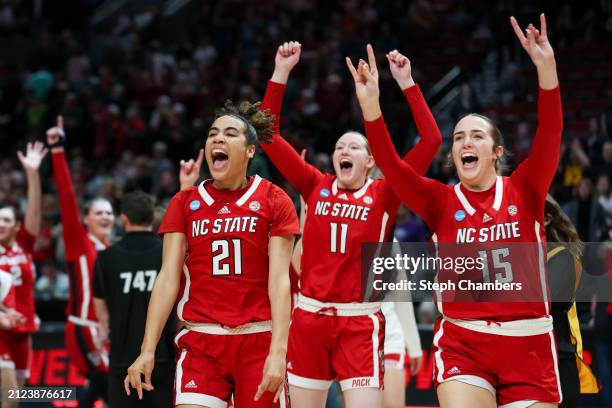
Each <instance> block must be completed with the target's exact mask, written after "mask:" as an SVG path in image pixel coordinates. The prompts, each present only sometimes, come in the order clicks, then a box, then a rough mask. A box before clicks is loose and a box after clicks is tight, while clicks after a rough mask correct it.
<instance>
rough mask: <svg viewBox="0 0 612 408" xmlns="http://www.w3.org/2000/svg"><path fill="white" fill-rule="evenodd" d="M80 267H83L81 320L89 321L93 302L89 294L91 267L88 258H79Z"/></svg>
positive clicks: (83, 256)
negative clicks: (90, 305)
mask: <svg viewBox="0 0 612 408" xmlns="http://www.w3.org/2000/svg"><path fill="white" fill-rule="evenodd" d="M79 265H80V267H81V286H82V287H81V290H82V291H83V299H82V300H81V314H80V316H79V317H80V318H82V319H87V317H88V315H89V314H88V312H89V302H90V301H91V293H90V292H89V288H90V284H89V265H87V256H85V255H81V256H79Z"/></svg>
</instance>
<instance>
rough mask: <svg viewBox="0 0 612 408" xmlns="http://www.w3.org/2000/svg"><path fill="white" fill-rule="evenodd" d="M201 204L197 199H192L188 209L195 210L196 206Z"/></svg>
mask: <svg viewBox="0 0 612 408" xmlns="http://www.w3.org/2000/svg"><path fill="white" fill-rule="evenodd" d="M201 205H202V203H200V201H198V200H193V201H192V202H190V203H189V209H190V210H191V211H195V210H197V209H198V208H200V206H201Z"/></svg>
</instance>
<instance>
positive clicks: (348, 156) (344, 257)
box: [262, 42, 441, 408]
mask: <svg viewBox="0 0 612 408" xmlns="http://www.w3.org/2000/svg"><path fill="white" fill-rule="evenodd" d="M300 51H301V45H300V44H299V43H297V42H290V43H285V44H283V45H281V46H280V47H279V48H278V52H277V54H276V60H275V68H274V73H273V74H272V78H271V80H270V81H269V82H268V87H267V90H266V95H265V97H264V102H263V104H262V108H263V109H270V111H271V112H272V113H273V114H274V115H275V116H276V125H275V134H274V136H273V137H272V143H271V144H264V145H262V149H263V150H264V151H265V152H266V154H267V155H268V157H269V158H270V159H271V160H272V162H273V163H274V165H275V166H276V167H277V168H278V169H279V170H280V172H281V173H282V174H283V175H284V176H285V178H287V180H288V181H289V182H290V183H291V184H292V185H293V186H294V187H295V188H296V189H297V190H298V191H299V192H300V194H301V195H302V196H303V197H304V200H305V201H306V206H307V208H308V210H307V216H306V222H305V225H304V233H303V238H302V258H301V268H300V269H301V275H300V289H301V293H300V296H299V299H298V304H297V308H296V309H295V311H294V313H293V320H292V322H291V332H290V336H289V353H288V379H289V384H290V386H291V399H292V404H293V406H294V407H298V408H301V407H316V408H319V407H323V406H324V404H325V398H326V394H327V390H328V388H329V386H330V384H331V382H332V381H333V380H334V379H337V380H339V382H340V386H341V388H342V390H343V392H344V399H345V402H346V405H347V407H349V408H354V407H368V408H369V407H375V406H380V405H381V403H382V392H381V388H382V385H383V384H382V378H383V368H382V365H383V361H382V359H381V355H382V347H383V339H384V318H383V316H382V313H381V312H380V303H366V302H363V298H362V296H363V295H362V293H363V287H362V282H361V278H362V277H361V244H362V243H364V242H381V241H383V240H384V237H385V236H387V233H388V229H389V227H390V225H392V224H393V219H394V218H395V214H396V213H397V210H398V208H399V204H400V202H399V199H398V197H397V196H396V195H395V193H393V191H392V190H391V187H390V186H389V184H388V183H387V181H386V180H384V179H379V180H372V179H371V178H369V177H368V174H369V172H370V170H371V169H372V168H373V167H374V160H373V158H372V155H371V154H370V148H369V146H368V143H367V140H366V139H365V137H364V136H363V135H361V134H360V133H358V132H354V131H350V132H347V133H345V134H344V135H342V136H341V137H340V138H339V139H338V141H337V142H336V148H335V150H334V154H333V165H334V170H335V174H323V173H321V172H320V171H319V170H317V169H316V168H315V167H313V166H311V165H309V164H307V163H306V162H305V161H304V160H303V159H302V158H300V156H299V155H298V153H297V152H296V151H295V150H294V149H293V147H291V146H290V145H289V144H288V143H287V141H286V140H285V139H283V137H282V136H281V135H280V134H279V132H278V128H279V117H280V110H281V105H282V98H283V93H284V89H285V84H286V83H287V80H288V78H289V74H290V72H291V70H292V68H293V67H294V66H295V65H296V64H297V63H298V61H299V57H300ZM394 55H395V54H394ZM368 58H369V60H370V62H371V65H372V66H373V67H375V62H374V52H373V51H372V49H371V47H370V48H369V49H368ZM402 62H404V61H403V60H402V59H401V58H399V56H398V58H397V60H396V59H395V58H394V59H392V60H390V65H391V70H392V72H393V76H394V78H395V79H396V81H397V83H398V85H399V86H400V88H401V89H402V90H403V92H404V95H405V96H406V98H407V99H408V102H409V103H410V108H411V109H412V112H413V115H414V117H415V121H416V124H417V128H418V130H419V133H420V135H421V136H422V138H421V140H420V141H419V143H418V144H417V145H416V146H415V147H414V148H413V149H412V150H411V151H410V152H409V153H408V154H407V156H406V160H409V161H410V162H412V163H416V167H417V168H418V170H417V171H419V172H421V173H424V172H425V170H426V169H427V167H428V166H429V163H430V162H431V160H432V159H433V157H434V155H435V153H436V151H437V150H438V147H439V145H440V142H441V136H440V131H439V130H438V127H437V125H436V123H435V121H434V119H433V117H432V115H431V112H430V111H429V108H428V107H427V104H426V102H425V100H424V98H423V96H422V94H421V92H420V90H419V88H418V86H416V85H415V84H414V81H413V80H412V77H411V74H410V67H409V66H408V65H407V64H405V62H404V63H402ZM372 75H373V77H374V78H375V80H377V79H378V73H377V72H376V70H375V69H374V70H373V72H372Z"/></svg>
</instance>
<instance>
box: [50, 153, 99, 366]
mask: <svg viewBox="0 0 612 408" xmlns="http://www.w3.org/2000/svg"><path fill="white" fill-rule="evenodd" d="M51 162H52V163H53V177H54V179H55V184H56V186H57V193H58V197H59V202H60V217H61V223H62V237H63V239H64V252H65V258H66V259H65V260H66V272H67V273H68V279H69V281H70V293H69V297H68V304H67V306H66V314H67V315H68V322H66V333H65V341H66V350H68V356H69V357H70V360H71V362H73V363H74V364H75V365H76V366H77V368H78V369H79V370H80V371H81V372H82V373H84V374H88V373H91V372H95V371H101V372H108V350H106V349H105V348H104V347H102V346H101V345H100V344H99V341H98V340H97V337H98V333H99V328H98V327H99V323H98V320H97V318H96V313H95V311H94V307H93V290H92V288H93V285H92V279H93V267H94V263H95V262H96V257H97V255H98V251H101V250H103V249H105V245H104V244H103V243H101V242H100V241H98V240H96V239H95V238H94V237H93V236H90V235H89V234H88V233H87V230H86V229H85V227H84V226H83V225H82V224H81V220H80V217H79V209H78V207H77V203H76V197H75V194H74V189H73V187H72V178H71V177H70V170H69V169H68V163H67V162H66V156H65V154H64V152H52V153H51Z"/></svg>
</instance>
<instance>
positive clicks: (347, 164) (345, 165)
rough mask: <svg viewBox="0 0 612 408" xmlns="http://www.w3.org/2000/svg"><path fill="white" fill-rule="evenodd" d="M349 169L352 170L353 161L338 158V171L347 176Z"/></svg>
mask: <svg viewBox="0 0 612 408" xmlns="http://www.w3.org/2000/svg"><path fill="white" fill-rule="evenodd" d="M351 170H353V163H352V162H351V161H350V160H349V159H340V172H341V173H342V174H344V175H347V176H348V175H350V174H351Z"/></svg>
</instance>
